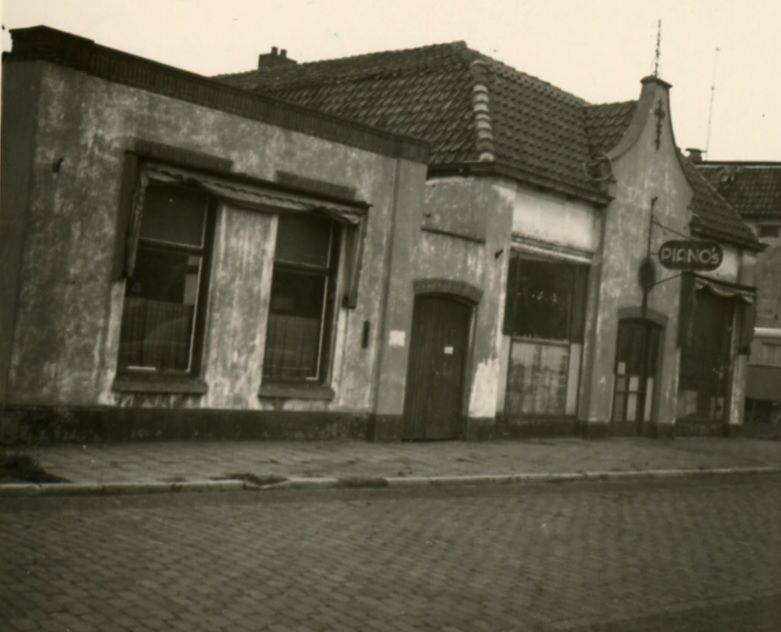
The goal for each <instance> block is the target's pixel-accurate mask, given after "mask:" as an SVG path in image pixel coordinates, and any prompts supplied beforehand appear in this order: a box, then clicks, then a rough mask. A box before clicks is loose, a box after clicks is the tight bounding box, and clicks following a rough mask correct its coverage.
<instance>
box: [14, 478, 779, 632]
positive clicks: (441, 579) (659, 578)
mask: <svg viewBox="0 0 781 632" xmlns="http://www.w3.org/2000/svg"><path fill="white" fill-rule="evenodd" d="M779 524H781V477H779V476H777V475H754V476H731V477H721V476H717V477H713V478H708V479H675V480H667V481H649V480H646V481H639V482H584V483H565V484H551V483H547V484H536V485H507V486H496V487H485V486H483V487H475V488H465V487H462V488H436V489H433V488H432V489H428V488H427V489H416V490H390V489H379V490H377V489H360V490H330V491H320V492H315V491H313V492H303V491H298V492H296V491H287V492H282V491H276V492H244V493H237V494H232V493H224V494H179V495H164V496H130V497H128V496H115V497H111V496H109V497H50V498H22V497H19V498H10V497H6V498H2V499H0V538H2V542H3V546H2V547H1V548H0V624H1V625H0V627H1V628H2V629H4V630H59V631H65V630H70V631H73V632H77V631H87V630H101V631H104V630H132V631H146V630H182V631H185V630H209V631H212V630H239V631H241V630H246V631H262V630H269V631H274V632H277V631H282V630H299V631H307V630H313V631H317V630H361V631H364V630H366V631H370V630H425V629H430V630H443V631H445V630H448V631H457V630H462V631H464V632H467V631H469V632H471V631H474V630H488V631H498V630H548V629H552V630H558V629H561V630H566V629H574V630H594V631H597V630H598V631H603V632H607V631H615V630H658V629H663V630H735V629H742V630H776V629H781V628H780V627H779V626H781V607H780V606H779V603H781V530H780V529H779Z"/></svg>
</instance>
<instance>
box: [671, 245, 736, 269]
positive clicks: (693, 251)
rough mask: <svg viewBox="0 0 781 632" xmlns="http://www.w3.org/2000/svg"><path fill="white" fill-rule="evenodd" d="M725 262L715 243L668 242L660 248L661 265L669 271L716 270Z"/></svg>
mask: <svg viewBox="0 0 781 632" xmlns="http://www.w3.org/2000/svg"><path fill="white" fill-rule="evenodd" d="M723 260H724V251H723V250H722V248H721V246H720V245H719V244H717V243H716V242H715V241H691V240H688V241H666V242H664V243H663V244H662V245H661V247H660V248H659V263H661V264H662V265H663V266H664V267H665V268H667V269H669V270H715V269H716V268H718V267H719V266H720V265H721V262H722V261H723Z"/></svg>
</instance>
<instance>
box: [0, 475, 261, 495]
mask: <svg viewBox="0 0 781 632" xmlns="http://www.w3.org/2000/svg"><path fill="white" fill-rule="evenodd" d="M242 489H257V486H256V485H252V484H250V483H245V482H244V481H240V480H236V479H226V480H219V481H213V480H192V481H182V482H178V483H164V482H158V481H146V482H143V481H142V482H133V483H10V484H8V485H0V496H88V495H107V494H167V493H176V492H233V491H239V490H242Z"/></svg>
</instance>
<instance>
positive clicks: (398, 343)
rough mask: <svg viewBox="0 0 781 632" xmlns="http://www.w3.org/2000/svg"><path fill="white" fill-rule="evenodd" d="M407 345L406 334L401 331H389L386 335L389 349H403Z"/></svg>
mask: <svg viewBox="0 0 781 632" xmlns="http://www.w3.org/2000/svg"><path fill="white" fill-rule="evenodd" d="M405 344H407V332H406V331H404V330H402V329H391V331H390V334H388V346H389V347H403V346H404V345H405Z"/></svg>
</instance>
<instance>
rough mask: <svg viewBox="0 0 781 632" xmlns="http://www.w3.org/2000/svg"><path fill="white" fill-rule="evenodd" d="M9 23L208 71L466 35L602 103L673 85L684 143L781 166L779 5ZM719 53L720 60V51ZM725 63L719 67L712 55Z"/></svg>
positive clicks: (186, 14)
mask: <svg viewBox="0 0 781 632" xmlns="http://www.w3.org/2000/svg"><path fill="white" fill-rule="evenodd" d="M0 4H2V7H3V11H2V22H3V25H4V28H5V32H4V33H3V49H4V50H10V46H11V44H10V37H9V36H8V30H9V29H13V28H20V27H25V26H33V25H37V24H46V25H48V26H51V27H54V28H58V29H61V30H64V31H69V32H71V33H76V34H78V35H82V36H84V37H88V38H91V39H94V40H95V41H96V42H97V43H99V44H103V45H105V46H110V47H112V48H117V49H119V50H123V51H126V52H131V53H134V54H137V55H141V56H143V57H148V58H150V59H154V60H156V61H161V62H163V63H167V64H171V65H173V66H178V67H180V68H185V69H187V70H191V71H194V72H198V73H201V74H205V75H213V74H217V73H223V72H238V71H242V70H249V69H250V68H254V67H255V66H256V65H257V55H258V53H261V52H266V51H267V50H268V49H269V48H270V47H271V46H279V47H280V48H286V49H287V50H288V55H289V56H290V57H292V58H293V59H296V60H297V61H312V60H316V59H326V58H331V57H342V56H345V55H355V54H359V53H365V52H372V51H379V50H389V49H398V48H409V47H414V46H421V45H425V44H433V43H438V42H448V41H454V40H465V41H466V42H467V44H469V46H470V47H471V48H474V49H477V50H480V51H482V52H484V53H486V54H488V55H491V56H492V57H494V58H496V59H499V60H501V61H503V62H505V63H507V64H509V65H511V66H514V67H515V68H517V69H519V70H523V71H524V72H527V73H529V74H532V75H536V76H538V77H540V78H542V79H544V80H546V81H549V82H550V83H553V84H554V85H556V86H558V87H560V88H563V89H564V90H567V91H569V92H572V93H574V94H576V95H578V96H580V97H582V98H584V99H586V100H588V101H590V102H592V103H601V102H608V101H623V100H628V99H634V98H637V95H638V94H639V90H640V79H641V78H642V77H643V76H645V75H647V74H649V73H650V72H651V70H652V67H653V58H654V48H655V43H656V21H657V19H660V18H661V20H662V46H661V49H662V56H661V66H660V69H661V70H660V76H661V77H662V78H663V79H665V80H667V81H669V82H670V83H672V84H673V90H672V94H671V97H672V116H673V124H674V126H675V133H676V137H677V141H678V144H679V145H680V146H681V147H690V146H694V147H701V148H704V147H705V144H706V138H707V121H708V104H709V100H710V94H711V91H710V87H711V83H712V79H713V76H714V69H715V85H716V91H715V99H714V108H713V123H712V131H711V137H710V155H709V157H710V158H711V159H712V160H776V161H781V42H780V41H779V30H780V29H779V27H780V26H781V0H744V1H742V2H741V1H740V0H731V1H728V0H656V1H655V2H648V1H647V0H642V1H641V0H450V1H445V0H0ZM717 47H718V48H719V49H720V52H719V53H718V55H716V53H715V49H716V48H717ZM714 61H715V63H714Z"/></svg>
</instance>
